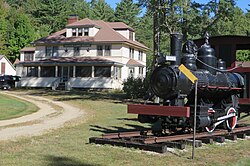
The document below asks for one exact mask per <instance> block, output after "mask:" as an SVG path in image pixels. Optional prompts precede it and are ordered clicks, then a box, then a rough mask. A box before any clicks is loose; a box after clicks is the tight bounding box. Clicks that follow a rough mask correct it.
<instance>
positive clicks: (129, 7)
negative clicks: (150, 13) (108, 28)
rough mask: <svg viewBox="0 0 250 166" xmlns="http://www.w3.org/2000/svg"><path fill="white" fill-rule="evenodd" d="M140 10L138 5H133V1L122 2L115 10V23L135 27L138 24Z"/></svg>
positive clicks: (125, 0) (124, 0) (123, 0)
mask: <svg viewBox="0 0 250 166" xmlns="http://www.w3.org/2000/svg"><path fill="white" fill-rule="evenodd" d="M140 10H141V9H140V8H139V6H138V4H135V3H133V0H122V1H121V2H120V3H118V4H117V6H116V8H115V21H118V22H119V21H120V22H124V23H125V24H127V25H130V26H131V27H134V26H135V25H137V23H138V15H139V14H140Z"/></svg>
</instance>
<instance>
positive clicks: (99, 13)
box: [91, 0, 114, 22]
mask: <svg viewBox="0 0 250 166" xmlns="http://www.w3.org/2000/svg"><path fill="white" fill-rule="evenodd" d="M91 8H92V19H97V20H103V21H111V22H112V21H114V10H113V9H112V8H111V7H110V6H109V5H108V4H107V3H106V2H105V0H97V1H92V2H91Z"/></svg>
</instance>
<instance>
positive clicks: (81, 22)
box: [66, 18, 98, 27]
mask: <svg viewBox="0 0 250 166" xmlns="http://www.w3.org/2000/svg"><path fill="white" fill-rule="evenodd" d="M78 26H85V27H98V25H97V24H96V23H95V21H93V20H90V19H88V18H84V19H82V20H79V21H77V22H74V23H72V24H68V25H67V26H66V27H78Z"/></svg>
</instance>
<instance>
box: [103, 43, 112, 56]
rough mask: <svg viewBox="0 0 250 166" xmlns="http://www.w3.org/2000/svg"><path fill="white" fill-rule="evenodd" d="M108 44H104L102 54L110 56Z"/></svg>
mask: <svg viewBox="0 0 250 166" xmlns="http://www.w3.org/2000/svg"><path fill="white" fill-rule="evenodd" d="M110 47H111V46H110V45H105V52H104V56H110V53H111V52H110Z"/></svg>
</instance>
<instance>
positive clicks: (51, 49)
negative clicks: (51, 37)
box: [46, 46, 59, 57]
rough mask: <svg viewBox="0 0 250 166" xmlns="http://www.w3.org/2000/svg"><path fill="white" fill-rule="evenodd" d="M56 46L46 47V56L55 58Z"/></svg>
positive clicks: (56, 53)
mask: <svg viewBox="0 0 250 166" xmlns="http://www.w3.org/2000/svg"><path fill="white" fill-rule="evenodd" d="M58 54H59V53H58V46H54V47H52V46H47V47H46V56H50V57H57V56H58Z"/></svg>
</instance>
